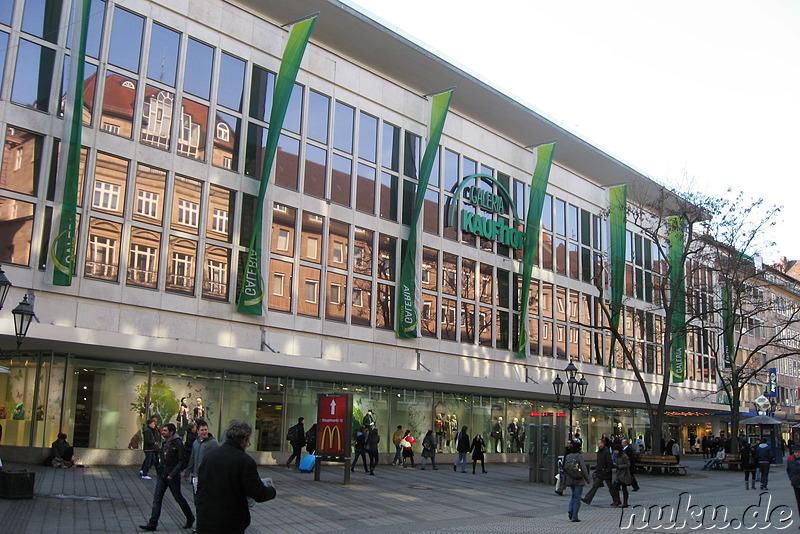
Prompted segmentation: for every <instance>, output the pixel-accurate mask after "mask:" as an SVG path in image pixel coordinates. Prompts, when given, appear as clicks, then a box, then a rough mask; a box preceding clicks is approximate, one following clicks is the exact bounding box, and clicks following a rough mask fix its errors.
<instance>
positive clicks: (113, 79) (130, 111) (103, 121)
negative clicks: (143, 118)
mask: <svg viewBox="0 0 800 534" xmlns="http://www.w3.org/2000/svg"><path fill="white" fill-rule="evenodd" d="M135 110H136V80H133V79H131V78H126V77H125V76H121V75H119V74H116V73H114V72H111V71H108V72H107V73H106V87H105V95H104V97H103V113H102V116H101V118H100V129H101V130H103V131H105V132H108V133H111V134H114V135H119V136H122V137H127V138H128V139H130V138H131V135H132V134H133V115H134V111H135Z"/></svg>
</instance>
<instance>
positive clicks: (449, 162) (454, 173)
mask: <svg viewBox="0 0 800 534" xmlns="http://www.w3.org/2000/svg"><path fill="white" fill-rule="evenodd" d="M459 179H460V176H459V172H458V154H457V153H455V152H453V151H452V150H447V149H445V151H444V188H445V189H446V190H447V191H453V190H454V188H455V186H456V184H458V181H459Z"/></svg>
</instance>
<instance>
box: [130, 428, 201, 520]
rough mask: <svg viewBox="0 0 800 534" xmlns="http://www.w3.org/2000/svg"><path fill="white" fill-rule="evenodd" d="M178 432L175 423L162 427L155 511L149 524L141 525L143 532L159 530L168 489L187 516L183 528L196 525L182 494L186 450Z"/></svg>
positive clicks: (154, 494) (153, 510)
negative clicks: (162, 505) (159, 520)
mask: <svg viewBox="0 0 800 534" xmlns="http://www.w3.org/2000/svg"><path fill="white" fill-rule="evenodd" d="M176 430H177V429H176V427H175V425H174V424H173V423H169V424H167V425H165V426H162V427H161V437H163V438H164V442H163V443H162V444H161V448H160V449H159V451H158V457H157V458H158V460H157V462H158V463H157V464H156V473H158V477H156V489H155V491H153V509H152V510H151V513H150V519H149V520H148V521H147V524H145V525H139V528H140V529H142V530H147V531H154V530H156V528H158V519H159V518H160V517H161V504H162V502H163V501H164V494H165V493H166V492H167V489H169V491H170V493H172V496H173V497H174V498H175V502H177V503H178V506H180V508H181V511H182V512H183V515H185V516H186V524H185V525H183V528H192V525H193V524H194V514H193V513H192V509H191V508H190V507H189V503H188V502H186V499H185V498H184V497H183V494H181V471H182V470H183V468H184V467H185V465H186V462H185V455H186V450H185V449H184V446H183V441H182V440H181V438H180V437H179V436H177V435H175V431H176Z"/></svg>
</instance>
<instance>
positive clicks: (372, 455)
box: [369, 451, 378, 473]
mask: <svg viewBox="0 0 800 534" xmlns="http://www.w3.org/2000/svg"><path fill="white" fill-rule="evenodd" d="M377 465H378V451H375V452H372V451H369V472H370V473H372V472H373V471H375V467H376V466H377Z"/></svg>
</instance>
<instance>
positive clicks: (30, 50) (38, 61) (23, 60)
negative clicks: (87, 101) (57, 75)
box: [11, 39, 56, 112]
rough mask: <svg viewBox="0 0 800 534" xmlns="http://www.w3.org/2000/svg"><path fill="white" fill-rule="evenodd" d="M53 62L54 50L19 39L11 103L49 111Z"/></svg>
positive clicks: (54, 58)
mask: <svg viewBox="0 0 800 534" xmlns="http://www.w3.org/2000/svg"><path fill="white" fill-rule="evenodd" d="M55 60H56V52H55V50H52V49H50V48H45V47H43V46H40V45H38V44H34V43H32V42H30V41H26V40H25V39H20V40H19V46H18V50H17V67H16V69H15V71H14V85H13V86H12V88H11V101H12V102H14V103H16V104H20V105H23V106H27V107H29V108H33V109H38V110H40V111H45V112H46V111H49V110H50V88H51V87H52V84H53V67H54V66H55Z"/></svg>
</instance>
